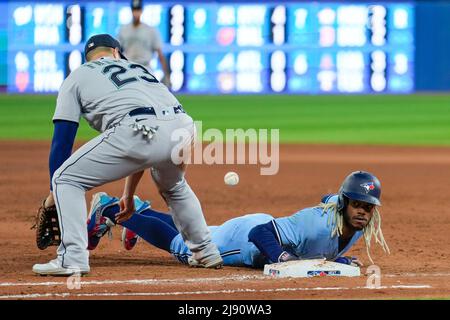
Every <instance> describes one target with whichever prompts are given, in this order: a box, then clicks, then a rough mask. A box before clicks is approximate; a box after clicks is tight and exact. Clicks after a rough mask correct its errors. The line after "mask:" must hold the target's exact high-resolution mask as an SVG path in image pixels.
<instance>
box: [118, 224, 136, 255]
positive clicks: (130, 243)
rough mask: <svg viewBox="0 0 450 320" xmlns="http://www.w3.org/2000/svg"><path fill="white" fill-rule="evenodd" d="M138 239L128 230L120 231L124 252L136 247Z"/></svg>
mask: <svg viewBox="0 0 450 320" xmlns="http://www.w3.org/2000/svg"><path fill="white" fill-rule="evenodd" d="M138 239H139V236H138V235H137V234H136V233H134V232H133V231H131V230H130V229H127V228H125V227H123V230H122V245H123V247H124V248H125V249H126V250H131V249H133V248H134V246H135V245H136V243H137V241H138Z"/></svg>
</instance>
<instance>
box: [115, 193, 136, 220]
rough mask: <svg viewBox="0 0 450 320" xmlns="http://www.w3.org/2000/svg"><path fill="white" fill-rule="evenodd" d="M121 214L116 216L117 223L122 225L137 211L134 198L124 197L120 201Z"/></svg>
mask: <svg viewBox="0 0 450 320" xmlns="http://www.w3.org/2000/svg"><path fill="white" fill-rule="evenodd" d="M119 206H120V212H119V213H117V214H116V223H122V222H125V221H127V220H128V219H130V218H131V216H132V215H133V213H134V211H135V207H134V199H133V196H131V197H130V196H123V197H122V198H120V201H119Z"/></svg>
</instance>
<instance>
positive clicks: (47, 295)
mask: <svg viewBox="0 0 450 320" xmlns="http://www.w3.org/2000/svg"><path fill="white" fill-rule="evenodd" d="M431 288H432V287H431V286H430V285H411V286H406V285H397V286H380V287H376V288H369V287H354V288H348V287H325V288H321V287H315V288H277V289H248V288H244V289H233V290H205V291H174V292H124V293H119V292H102V293H77V294H73V293H68V292H64V293H33V294H18V295H2V296H0V299H37V298H69V297H74V298H82V297H86V298H87V297H127V296H128V297H151V296H179V295H189V296H191V295H210V294H235V293H267V292H289V291H291V292H295V291H339V290H383V289H431Z"/></svg>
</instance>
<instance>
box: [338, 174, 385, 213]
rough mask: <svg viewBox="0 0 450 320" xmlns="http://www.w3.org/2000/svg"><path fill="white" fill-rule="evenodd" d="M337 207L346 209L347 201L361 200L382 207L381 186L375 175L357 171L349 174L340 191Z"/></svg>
mask: <svg viewBox="0 0 450 320" xmlns="http://www.w3.org/2000/svg"><path fill="white" fill-rule="evenodd" d="M338 195H339V197H338V203H337V207H338V210H342V209H343V208H344V207H345V199H344V197H347V198H348V199H352V200H359V201H364V202H367V203H371V204H374V205H377V206H381V202H380V196H381V184H380V181H379V180H378V179H377V177H375V176H374V175H373V174H371V173H369V172H365V171H355V172H352V173H351V174H349V175H348V176H347V177H346V178H345V180H344V182H343V183H342V185H341V188H340V189H339V194H338Z"/></svg>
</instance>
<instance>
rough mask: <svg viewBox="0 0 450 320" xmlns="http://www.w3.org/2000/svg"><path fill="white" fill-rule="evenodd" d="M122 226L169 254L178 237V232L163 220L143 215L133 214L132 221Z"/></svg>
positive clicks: (129, 220)
mask: <svg viewBox="0 0 450 320" xmlns="http://www.w3.org/2000/svg"><path fill="white" fill-rule="evenodd" d="M122 226H124V227H125V228H127V229H130V230H132V231H133V232H135V233H137V234H138V235H139V236H140V237H141V238H142V239H144V240H146V241H147V242H149V243H151V244H152V245H154V246H155V247H158V248H160V249H162V250H165V251H167V252H169V253H170V243H171V242H172V240H173V238H175V236H177V235H178V230H177V229H175V228H173V227H172V226H170V225H169V224H167V223H166V222H164V221H163V220H160V219H158V218H155V217H152V216H144V215H142V214H133V215H132V216H131V218H130V219H128V220H127V221H125V222H123V223H122Z"/></svg>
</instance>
